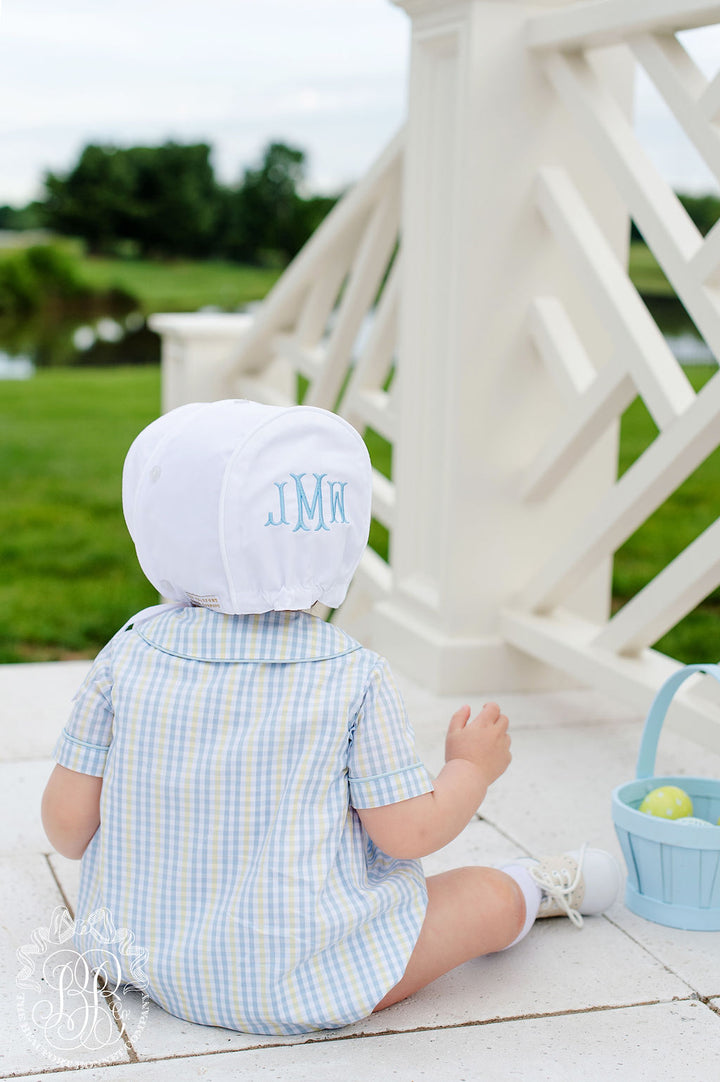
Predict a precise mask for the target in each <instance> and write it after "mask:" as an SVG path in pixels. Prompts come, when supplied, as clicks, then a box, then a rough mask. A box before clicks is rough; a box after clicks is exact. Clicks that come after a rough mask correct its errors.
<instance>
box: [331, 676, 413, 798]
mask: <svg viewBox="0 0 720 1082" xmlns="http://www.w3.org/2000/svg"><path fill="white" fill-rule="evenodd" d="M348 755H349V758H348V778H349V784H350V803H351V804H352V806H353V807H354V808H377V807H381V806H382V805H384V804H395V803H397V802H398V801H400V800H408V799H410V798H411V797H415V796H422V794H423V793H430V792H432V790H433V783H432V779H431V777H430V774H429V773H428V771H427V769H426V768H425V766H424V764H423V763H422V762H421V761H420V759H419V757H418V754H417V751H416V749H415V734H414V733H413V730H412V726H411V725H410V721H409V719H408V716H407V711H406V710H405V704H404V703H403V700H402V696H401V694H400V692H399V690H398V688H397V686H396V684H395V681H394V679H393V676H392V673H391V672H390V667H389V665H388V664H387V662H386V661H385V660H384V659H382V658H381V659H380V660H379V661H378V663H377V665H375V667H374V669H373V670H372V673H371V674H370V679H369V681H368V684H367V687H366V689H365V694H364V696H363V700H362V703H361V705H360V709H359V711H358V713H357V716H356V719H355V724H354V727H353V729H352V731H351V735H350V748H349V753H348Z"/></svg>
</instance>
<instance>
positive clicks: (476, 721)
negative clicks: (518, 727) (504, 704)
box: [445, 703, 512, 785]
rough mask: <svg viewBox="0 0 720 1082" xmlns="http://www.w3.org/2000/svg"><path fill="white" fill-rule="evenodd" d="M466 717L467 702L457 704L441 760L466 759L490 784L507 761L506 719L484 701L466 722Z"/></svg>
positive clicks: (508, 746) (508, 744)
mask: <svg viewBox="0 0 720 1082" xmlns="http://www.w3.org/2000/svg"><path fill="white" fill-rule="evenodd" d="M469 717H470V707H469V706H461V707H460V709H459V710H456V711H455V713H454V714H453V716H452V718H451V720H450V727H449V728H448V734H447V738H446V740H445V762H449V761H450V759H467V760H468V761H469V762H471V763H473V765H474V766H476V767H477V768H478V770H479V771H480V772H481V773H482V774H483V776H484V778H485V782H486V784H487V785H491V784H492V782H494V781H495V779H496V778H499V777H500V775H501V774H503V773H504V772H505V771H506V770H507V768H508V766H509V765H510V760H511V758H512V756H511V755H510V737H509V736H508V724H509V722H508V719H507V718H506V717H505V715H504V714H501V713H500V707H499V706H498V705H497V703H485V706H484V707H483V708H482V710H481V711H480V713H479V714H478V715H477V717H475V718H473V720H472V721H471V722H469V723H468V718H469Z"/></svg>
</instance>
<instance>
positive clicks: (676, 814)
mask: <svg viewBox="0 0 720 1082" xmlns="http://www.w3.org/2000/svg"><path fill="white" fill-rule="evenodd" d="M640 811H641V812H644V813H645V814H646V815H656V816H658V818H660V819H686V818H687V817H688V816H691V815H692V813H693V802H692V800H691V799H690V797H689V796H688V795H687V793H686V792H685V790H684V789H680V788H679V787H678V786H677V785H662V786H661V787H660V788H659V789H653V790H652V792H650V793H648V795H647V796H646V797H645V799H644V800H643V802H642V804H641V805H640Z"/></svg>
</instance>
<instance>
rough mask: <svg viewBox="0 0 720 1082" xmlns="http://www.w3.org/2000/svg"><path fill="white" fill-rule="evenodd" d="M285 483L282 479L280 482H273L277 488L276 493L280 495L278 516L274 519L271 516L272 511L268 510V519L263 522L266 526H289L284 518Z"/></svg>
mask: <svg viewBox="0 0 720 1082" xmlns="http://www.w3.org/2000/svg"><path fill="white" fill-rule="evenodd" d="M286 484H287V481H283V482H282V483H281V484H278V482H277V481H276V482H275V488H276V489H277V490H278V494H279V496H280V518H279V519H278V521H277V522H276V521H275V519H274V518H273V517H272V511H270V512H269V513H268V520H267V522H266V523H265V525H266V526H289V525H290V523H289V522H288V520H287V519H286V518H285V485H286Z"/></svg>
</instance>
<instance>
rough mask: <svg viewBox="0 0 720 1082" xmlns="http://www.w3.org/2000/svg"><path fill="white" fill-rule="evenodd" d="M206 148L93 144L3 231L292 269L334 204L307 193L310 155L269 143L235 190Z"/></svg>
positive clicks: (4, 223) (0, 213)
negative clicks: (36, 230)
mask: <svg viewBox="0 0 720 1082" xmlns="http://www.w3.org/2000/svg"><path fill="white" fill-rule="evenodd" d="M211 153H212V148H211V147H210V146H209V145H208V144H206V143H198V144H194V145H183V144H179V143H175V142H167V143H164V144H163V145H162V146H158V147H144V146H138V147H128V148H121V147H116V146H99V145H95V144H90V145H88V146H86V147H85V148H84V149H83V151H82V152H81V154H80V156H79V158H78V161H77V162H76V164H75V165H74V166H73V167H72V168H71V169H70V170H69V171H68V172H67V173H65V174H64V175H60V174H58V173H52V172H48V173H46V174H45V178H44V196H43V197H42V198H41V199H40V200H38V201H37V202H35V203H33V204H30V205H29V206H28V207H25V208H21V209H14V208H11V207H0V229H13V228H32V227H38V226H39V227H44V228H47V229H50V230H52V231H53V232H55V233H59V234H63V235H68V236H75V237H80V238H82V239H83V240H84V241H85V243H86V245H87V248H88V251H89V252H90V253H91V254H94V255H122V254H131V255H134V256H140V257H143V258H178V257H188V258H192V259H207V258H214V259H229V260H233V261H236V262H239V263H249V264H255V265H274V264H284V263H287V262H288V261H289V260H290V259H292V257H293V256H294V255H295V254H296V253H297V252H298V251H299V250H300V248H301V247H302V246H303V244H304V243H305V241H306V240H307V239H308V237H309V236H310V235H311V233H312V232H313V231H314V230H315V229H316V227H317V226H318V225H319V224H320V222H321V221H322V219H323V218H324V217H325V215H326V214H327V212H328V211H329V210H330V208H331V207H332V206H333V204H334V203H335V198H332V197H327V196H317V195H314V196H313V195H311V196H305V195H303V194H301V190H302V187H303V183H304V179H305V168H306V155H305V152H304V151H303V150H301V149H299V148H297V147H292V146H289V145H287V144H286V143H279V142H274V143H269V144H268V145H267V146H266V147H265V150H264V152H263V154H262V159H261V161H260V163H259V165H257V166H256V167H251V168H247V169H245V171H244V173H243V175H242V177H241V180H240V182H239V183H238V184H236V185H230V186H227V185H222V184H220V183H219V182H218V180H217V179H216V177H215V173H214V169H213V165H212V162H211Z"/></svg>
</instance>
